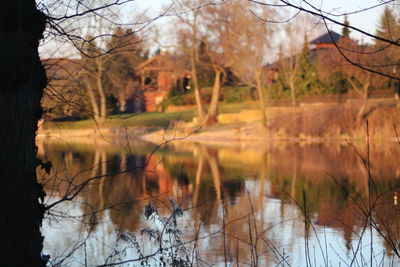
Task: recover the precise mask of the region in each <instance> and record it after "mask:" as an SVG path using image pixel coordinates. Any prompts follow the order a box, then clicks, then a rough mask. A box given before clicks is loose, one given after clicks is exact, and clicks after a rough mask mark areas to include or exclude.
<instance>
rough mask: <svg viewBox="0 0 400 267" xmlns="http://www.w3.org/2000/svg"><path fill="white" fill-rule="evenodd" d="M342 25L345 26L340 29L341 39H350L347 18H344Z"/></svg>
mask: <svg viewBox="0 0 400 267" xmlns="http://www.w3.org/2000/svg"><path fill="white" fill-rule="evenodd" d="M343 24H344V25H345V26H344V27H343V28H342V37H343V38H350V29H349V25H350V22H349V20H348V18H347V16H345V17H344V21H343Z"/></svg>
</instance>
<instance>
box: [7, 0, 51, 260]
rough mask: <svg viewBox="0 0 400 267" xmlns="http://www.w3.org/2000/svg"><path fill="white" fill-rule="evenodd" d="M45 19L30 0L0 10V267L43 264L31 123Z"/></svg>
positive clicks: (41, 77)
mask: <svg viewBox="0 0 400 267" xmlns="http://www.w3.org/2000/svg"><path fill="white" fill-rule="evenodd" d="M44 27H45V17H44V16H43V14H42V13H40V12H39V11H38V10H37V8H36V4H35V1H34V0H13V1H3V2H2V5H1V8H0V129H1V130H0V141H1V150H0V151H1V152H0V166H1V167H0V176H1V177H0V211H1V215H0V232H1V234H0V266H44V265H45V262H44V261H43V260H42V257H41V252H42V248H43V237H42V235H41V233H40V226H41V223H42V219H43V213H44V206H43V205H42V204H40V203H39V198H41V197H43V190H42V187H41V186H40V185H39V184H38V182H37V179H36V172H35V169H36V166H37V160H36V145H35V135H36V130H37V122H38V120H39V119H40V117H41V115H42V110H41V106H40V99H41V97H42V94H43V88H44V87H45V84H46V76H45V72H44V68H43V66H42V64H41V62H40V59H39V55H38V44H39V40H40V39H41V38H42V33H43V31H44Z"/></svg>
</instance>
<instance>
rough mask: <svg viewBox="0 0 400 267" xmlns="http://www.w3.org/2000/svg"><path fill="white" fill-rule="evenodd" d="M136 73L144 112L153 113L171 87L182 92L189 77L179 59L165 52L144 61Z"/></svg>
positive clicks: (187, 83)
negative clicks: (141, 93)
mask: <svg viewBox="0 0 400 267" xmlns="http://www.w3.org/2000/svg"><path fill="white" fill-rule="evenodd" d="M136 71H137V73H138V74H140V77H141V87H142V90H143V93H144V106H145V110H146V111H155V110H156V106H157V105H158V104H160V103H161V102H162V101H163V100H164V99H165V97H166V96H167V94H168V93H169V91H170V90H171V89H172V88H173V87H175V88H176V89H178V90H181V91H184V90H185V88H187V87H188V86H189V78H190V77H189V75H188V73H187V72H185V70H184V68H183V67H182V64H181V62H180V60H179V58H178V57H176V56H173V55H170V54H169V53H167V52H163V53H160V54H158V55H156V56H154V57H152V58H150V59H148V60H146V61H145V62H143V63H142V64H140V65H139V66H138V67H137V68H136Z"/></svg>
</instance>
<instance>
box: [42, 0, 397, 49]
mask: <svg viewBox="0 0 400 267" xmlns="http://www.w3.org/2000/svg"><path fill="white" fill-rule="evenodd" d="M210 1H211V0H210ZM214 1H219V0H214ZM232 1H236V0H232ZM259 1H261V2H262V1H264V2H265V1H268V2H271V1H272V0H259ZM289 1H292V2H294V1H296V2H298V1H301V0H294V1H293V0H289ZM309 1H310V3H312V4H313V5H315V6H319V7H322V9H324V10H326V11H328V12H332V13H336V14H341V13H344V12H354V11H357V10H360V9H363V8H366V7H370V6H375V5H378V4H380V2H382V1H383V0H309ZM396 1H398V0H396ZM173 2H174V0H135V1H134V2H133V4H131V5H130V6H129V7H124V9H123V10H122V12H123V13H124V17H126V18H128V19H129V18H131V17H132V15H138V14H142V13H143V12H145V13H146V15H147V17H149V18H154V17H156V16H157V15H159V14H160V13H161V12H162V8H163V7H164V8H165V7H167V6H171V5H172V4H173ZM382 10H383V7H377V8H373V9H371V10H368V11H364V12H360V13H357V14H353V15H349V21H350V24H351V25H352V26H354V27H357V28H359V29H362V30H363V31H366V32H369V33H372V34H374V33H375V32H376V27H377V25H378V20H379V17H380V14H381V13H382ZM335 18H336V19H337V20H338V21H340V22H342V21H343V19H344V18H343V17H335ZM170 19H171V17H167V18H161V19H158V20H157V21H155V22H153V23H152V24H151V25H154V26H155V27H153V29H154V28H159V29H160V30H159V31H160V32H161V34H159V36H161V37H159V39H158V42H155V41H150V47H151V51H153V52H154V51H155V50H157V49H158V48H161V49H163V47H162V46H165V47H168V46H169V45H171V43H172V40H171V37H170V36H168V34H167V33H168V30H169V29H170V28H171V27H170V26H171V21H170ZM328 27H330V28H331V29H333V30H334V31H336V32H338V33H341V30H342V27H341V26H338V25H335V24H329V25H328ZM151 34H152V33H151V31H149V34H148V36H149V37H150V36H151ZM351 37H352V38H355V39H358V40H359V41H360V42H361V41H362V42H372V40H371V39H370V38H368V37H366V36H362V34H360V33H357V32H355V31H352V32H351ZM53 51H54V52H53ZM60 51H61V52H60ZM66 51H70V52H71V53H76V51H75V49H71V47H70V45H69V44H67V43H61V44H60V43H58V44H57V45H54V44H53V42H51V41H50V42H49V45H44V46H42V47H41V54H42V55H43V56H44V57H60V56H62V57H71V56H69V55H66V54H65V53H66ZM72 57H74V56H72Z"/></svg>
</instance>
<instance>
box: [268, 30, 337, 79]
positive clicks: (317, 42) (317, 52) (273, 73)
mask: <svg viewBox="0 0 400 267" xmlns="http://www.w3.org/2000/svg"><path fill="white" fill-rule="evenodd" d="M341 38H342V36H341V35H340V34H338V33H336V32H334V31H328V32H327V33H325V34H323V35H321V36H319V37H317V38H316V39H314V40H312V41H311V42H309V43H308V47H309V49H310V53H311V56H312V58H313V59H314V60H318V61H319V62H321V61H322V62H323V61H324V59H325V60H326V58H327V57H328V56H330V54H331V52H332V50H331V49H336V45H335V43H338V42H339V41H340V39H341ZM296 57H297V56H293V57H292V58H290V57H287V58H284V59H282V61H283V64H285V65H289V64H290V63H289V62H291V64H293V65H294V64H296ZM282 61H281V62H279V61H275V62H273V63H270V64H268V65H266V66H265V71H266V83H267V84H273V83H275V82H276V81H277V80H278V77H279V68H280V65H281V64H282Z"/></svg>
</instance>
